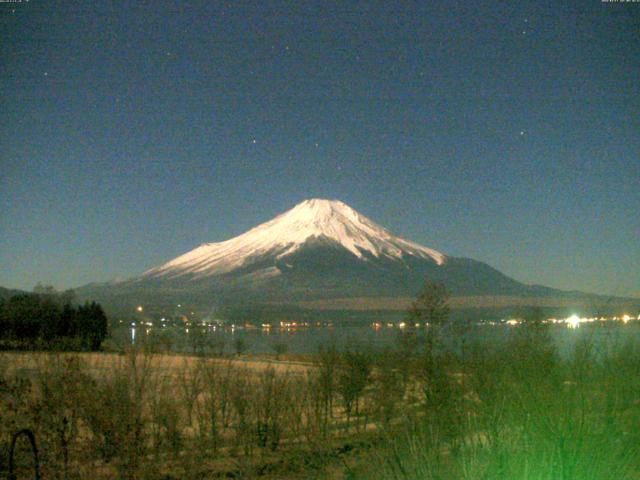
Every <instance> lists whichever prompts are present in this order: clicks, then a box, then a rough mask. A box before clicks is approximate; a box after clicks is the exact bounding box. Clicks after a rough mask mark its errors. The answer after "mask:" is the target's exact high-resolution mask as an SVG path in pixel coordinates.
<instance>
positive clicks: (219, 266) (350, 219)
mask: <svg viewBox="0 0 640 480" xmlns="http://www.w3.org/2000/svg"><path fill="white" fill-rule="evenodd" d="M314 238H318V239H325V240H329V241H333V242H335V243H337V244H339V245H341V246H342V247H344V248H345V249H347V250H348V251H349V252H351V253H352V254H353V255H355V256H356V257H358V258H363V259H365V260H366V257H365V255H364V254H365V253H368V254H370V255H373V256H374V257H380V256H386V257H390V258H398V259H399V258H402V257H403V256H404V255H412V256H416V257H421V258H430V259H432V260H433V261H434V262H436V263H437V264H438V265H441V264H443V263H444V262H445V259H446V257H445V256H444V255H443V254H442V253H440V252H437V251H435V250H431V249H429V248H426V247H423V246H422V245H418V244H417V243H413V242H410V241H407V240H404V239H402V238H399V237H396V236H393V235H392V234H391V233H389V232H388V231H387V230H385V229H384V228H383V227H381V226H380V225H377V224H376V223H374V222H373V221H371V220H369V219H368V218H367V217H365V216H364V215H361V214H359V213H358V212H356V211H355V210H354V209H352V208H351V207H349V206H348V205H346V204H345V203H343V202H340V201H338V200H324V199H310V200H305V201H303V202H302V203H299V204H298V205H296V206H295V207H293V208H292V209H291V210H289V211H287V212H285V213H283V214H281V215H278V216H277V217H275V218H274V219H273V220H270V221H268V222H266V223H263V224H261V225H258V226H257V227H255V228H252V229H251V230H249V231H248V232H246V233H243V234H242V235H239V236H237V237H235V238H232V239H230V240H227V241H224V242H219V243H205V244H203V245H200V246H199V247H197V248H195V249H194V250H192V251H190V252H188V253H186V254H184V255H182V256H180V257H178V258H176V259H174V260H172V261H170V262H168V263H166V264H164V265H162V266H160V267H157V268H154V269H151V270H149V271H148V272H146V274H145V275H151V276H156V275H170V276H174V275H175V276H178V275H183V274H190V275H196V276H209V275H217V274H221V273H226V272H229V271H232V270H234V269H236V268H238V267H240V266H243V265H245V264H246V262H248V261H250V259H251V258H255V257H256V256H261V255H264V254H275V255H276V257H277V258H282V257H284V256H286V255H289V254H290V253H293V252H295V251H296V250H298V249H299V248H300V247H301V246H302V245H303V244H304V243H305V242H307V241H308V240H311V239H314Z"/></svg>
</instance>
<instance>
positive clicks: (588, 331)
mask: <svg viewBox="0 0 640 480" xmlns="http://www.w3.org/2000/svg"><path fill="white" fill-rule="evenodd" d="M517 328H520V327H518V326H510V325H504V324H498V325H489V324H484V325H475V326H472V327H471V328H470V329H469V331H468V332H467V333H466V338H467V340H470V341H473V340H475V339H481V340H485V341H501V340H506V339H507V338H508V336H509V335H511V334H512V333H513V332H514V329H517ZM548 328H549V332H550V334H551V337H552V338H553V340H554V341H555V342H556V344H557V346H558V348H559V350H560V352H561V353H567V352H570V351H572V350H573V348H574V346H575V345H576V344H577V343H578V342H580V341H585V340H593V342H594V345H596V347H597V348H602V349H604V348H616V347H618V346H622V345H624V344H625V343H626V342H627V341H629V340H631V339H634V340H640V322H639V321H630V322H628V323H623V322H621V321H606V322H593V323H584V324H580V326H579V327H578V328H569V327H568V326H567V325H566V324H554V325H549V326H548ZM401 331H402V330H401V329H399V328H398V327H393V328H391V327H385V326H382V327H380V328H373V327H372V326H370V325H366V326H364V325H353V326H350V325H339V326H331V327H329V326H322V327H306V328H297V329H286V328H272V329H269V330H263V329H243V328H235V329H233V330H231V329H222V330H221V329H218V330H216V331H210V332H207V333H205V334H204V338H205V339H204V341H203V342H202V344H204V345H206V347H205V348H206V349H208V350H215V351H219V350H220V349H224V352H225V353H226V354H232V353H235V350H236V344H237V343H239V342H240V343H242V344H243V345H244V347H245V353H250V354H274V353H275V350H276V348H277V346H278V345H282V344H284V345H286V351H287V352H288V353H293V354H313V353H317V351H318V349H319V348H320V346H321V345H325V346H326V345H329V344H335V345H336V347H337V348H338V349H344V348H346V347H347V346H349V345H360V346H370V347H374V348H383V347H385V346H392V345H393V344H394V343H395V342H397V339H398V336H399V335H400V333H401ZM418 331H420V330H418ZM141 333H143V332H141V329H137V331H136V336H137V339H136V341H137V343H140V342H141V341H144V334H142V336H141ZM122 334H123V333H122V332H121V335H122ZM447 338H448V339H449V340H451V335H449V336H448V337H447ZM445 340H446V339H445ZM452 343H455V342H452ZM191 345H192V344H191V340H190V337H189V334H188V333H185V332H184V331H179V332H175V333H174V335H173V348H174V349H175V350H178V351H189V350H191V349H192V346H191Z"/></svg>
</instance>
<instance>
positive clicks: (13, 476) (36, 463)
mask: <svg viewBox="0 0 640 480" xmlns="http://www.w3.org/2000/svg"><path fill="white" fill-rule="evenodd" d="M20 435H24V436H26V437H27V439H29V443H30V444H31V451H32V452H33V468H34V470H35V472H34V473H35V477H34V478H35V480H40V462H39V461H38V447H37V446H36V437H35V435H34V434H33V432H32V431H31V430H29V429H28V428H24V429H22V430H20V431H18V432H16V433H14V434H13V438H12V439H11V449H10V450H9V477H8V480H15V479H16V474H15V473H14V472H13V455H14V453H15V452H14V451H15V448H16V441H17V440H18V437H19V436H20Z"/></svg>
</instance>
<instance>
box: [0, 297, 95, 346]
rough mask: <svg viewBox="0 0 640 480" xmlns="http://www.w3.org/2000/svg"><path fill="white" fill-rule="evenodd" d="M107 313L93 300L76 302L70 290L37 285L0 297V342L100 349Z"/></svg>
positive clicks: (9, 344)
mask: <svg viewBox="0 0 640 480" xmlns="http://www.w3.org/2000/svg"><path fill="white" fill-rule="evenodd" d="M107 331H108V328H107V317H106V315H105V313H104V311H103V310H102V307H101V306H100V305H99V304H97V303H96V302H85V303H84V304H83V305H76V304H75V298H74V295H73V293H72V292H64V293H61V294H58V293H57V292H55V291H54V290H52V289H47V288H38V287H37V288H36V289H34V293H26V292H25V293H20V294H17V295H13V296H11V297H10V298H8V299H1V298H0V342H1V345H2V346H4V347H5V348H33V347H39V348H60V349H71V350H99V349H100V344H101V343H102V341H103V340H104V339H105V338H106V336H107Z"/></svg>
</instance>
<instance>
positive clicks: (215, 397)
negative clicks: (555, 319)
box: [0, 325, 640, 480]
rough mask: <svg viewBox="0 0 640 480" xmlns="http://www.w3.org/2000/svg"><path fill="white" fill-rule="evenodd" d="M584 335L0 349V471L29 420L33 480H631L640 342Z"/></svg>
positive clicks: (21, 457)
mask: <svg viewBox="0 0 640 480" xmlns="http://www.w3.org/2000/svg"><path fill="white" fill-rule="evenodd" d="M588 328H594V329H595V328H599V327H598V326H597V325H593V326H589V327H588ZM584 338H585V340H584V341H581V342H578V343H577V344H576V346H575V348H574V350H573V351H572V352H569V353H567V354H563V355H560V354H559V353H558V351H557V349H556V348H555V346H554V344H553V342H551V340H550V338H549V335H548V332H546V331H545V330H544V329H543V328H538V327H517V328H514V329H512V330H511V334H510V335H509V336H508V338H506V339H502V340H500V341H494V342H492V343H489V342H487V341H467V343H465V345H464V348H462V349H461V348H456V346H455V345H453V346H452V348H451V349H447V348H445V347H443V346H442V345H440V346H439V347H436V348H434V349H430V348H427V347H426V346H428V345H431V343H429V342H426V343H425V342H423V339H422V338H420V336H419V335H418V336H417V337H416V339H415V341H404V342H399V343H398V345H397V346H396V347H395V348H387V349H385V350H375V351H374V350H372V349H369V348H365V347H362V346H353V348H351V349H350V350H349V351H347V352H337V351H335V349H333V348H331V347H330V346H328V347H327V348H325V349H323V350H322V352H320V353H319V354H318V355H316V356H314V357H312V358H309V359H308V360H310V361H307V362H301V361H273V360H272V359H268V360H267V359H257V358H249V357H243V358H230V359H220V358H215V359H214V358H203V357H188V356H178V355H160V354H148V353H145V352H144V351H139V350H138V351H136V350H131V351H128V352H127V353H126V354H124V355H119V354H106V353H105V354H66V353H60V354H56V353H24V352H16V353H3V354H0V476H5V475H6V473H7V471H6V470H7V465H8V458H7V454H6V452H7V451H8V445H9V442H10V439H11V435H12V433H14V432H16V431H18V430H19V429H22V428H29V429H31V430H32V431H33V432H34V433H35V434H36V438H37V441H38V447H39V450H40V452H41V456H40V457H41V458H40V462H41V470H42V472H43V478H66V479H73V478H85V477H87V476H91V477H93V478H95V479H102V478H131V479H134V478H135V479H138V478H140V479H165V480H166V479H169V478H266V479H269V478H274V479H275V478H292V479H297V478H300V479H302V478H305V479H306V478H336V479H337V478H344V479H346V478H349V479H474V480H475V479H504V478H508V479H516V480H518V479H523V480H524V479H540V480H543V479H545V480H546V479H549V480H551V479H553V480H556V479H561V480H568V479H583V478H584V479H603V480H608V479H612V480H613V479H616V480H625V479H638V478H640V474H639V472H640V456H639V455H638V453H640V452H639V451H638V449H639V448H640V343H639V342H638V340H637V339H630V340H629V341H628V342H622V341H620V339H617V338H611V339H609V340H606V339H605V340H602V341H599V343H598V344H595V343H593V342H592V341H590V339H589V336H588V335H587V336H584ZM607 338H608V337H607ZM454 343H455V342H454ZM437 345H438V344H437V342H436V346H437ZM456 352H458V353H456ZM18 447H19V448H18V456H17V458H16V461H17V465H18V466H19V468H20V469H22V471H23V473H26V472H27V471H28V470H29V468H30V465H31V463H30V462H31V458H30V457H29V455H28V449H27V448H26V445H25V444H20V445H18Z"/></svg>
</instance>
